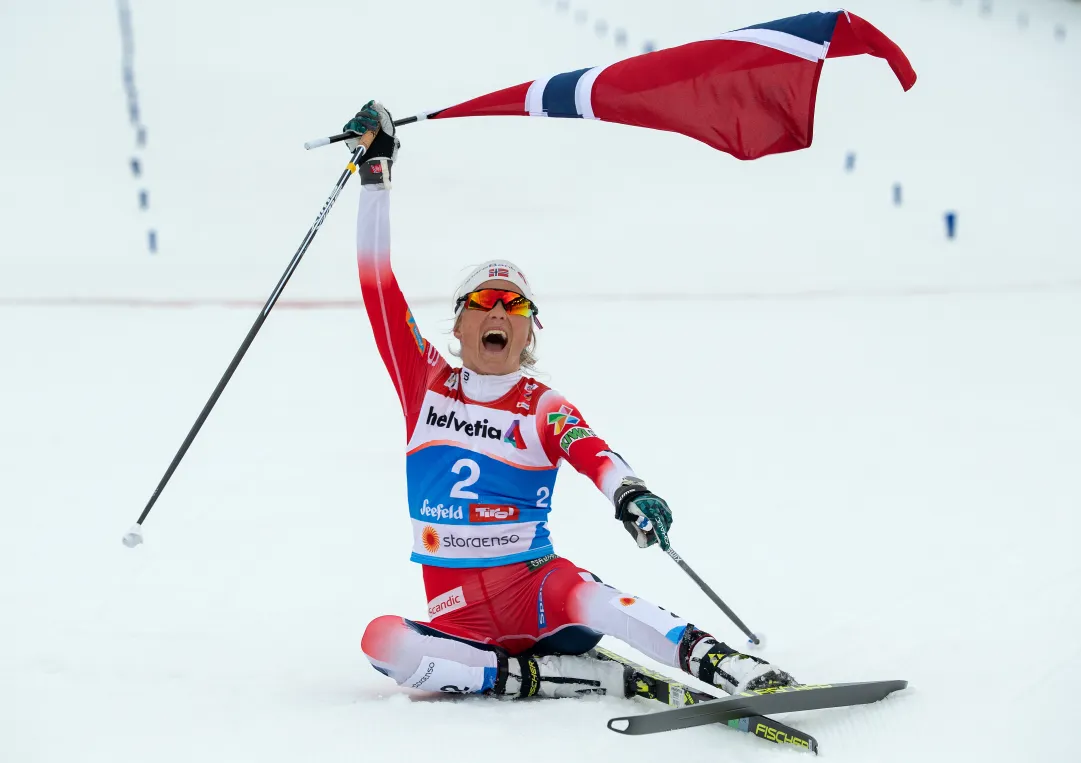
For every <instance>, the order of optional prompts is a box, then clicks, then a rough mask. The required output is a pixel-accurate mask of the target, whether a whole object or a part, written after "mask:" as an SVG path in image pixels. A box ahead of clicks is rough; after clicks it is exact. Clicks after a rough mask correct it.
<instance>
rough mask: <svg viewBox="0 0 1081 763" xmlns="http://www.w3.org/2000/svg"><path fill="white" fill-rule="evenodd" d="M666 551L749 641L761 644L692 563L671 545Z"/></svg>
mask: <svg viewBox="0 0 1081 763" xmlns="http://www.w3.org/2000/svg"><path fill="white" fill-rule="evenodd" d="M664 553H666V554H668V555H669V556H670V557H672V560H673V561H674V562H675V563H676V564H678V565H679V567H680V569H682V570H683V571H684V572H686V573H687V574H688V575H689V576H690V578H691V580H693V581H694V582H695V583H697V584H698V587H699V588H701V589H702V592H703V593H705V595H706V596H708V597H709V598H710V599H711V600H712V601H713V603H714V604H716V605H717V606H718V607H720V608H721V611H722V612H724V613H725V614H726V615H728V619H729V620H731V621H732V622H733V623H735V624H736V627H738V628H739V629H740V630H741V631H743V633H744V635H745V636H747V640H748V641H750V642H751V643H752V644H754V645H755V646H761V644H762V641H761V639H759V638H758V636H756V635H754V634H753V633H751V629H750V628H748V627H747V626H746V625H744V624H743V621H742V620H740V619H739V617H738V616H737V615H736V613H735V612H733V611H732V609H731V608H730V607H729V606H728V605H727V604H725V603H724V601H722V600H721V597H720V596H718V595H717V594H716V593H714V591H713V589H712V588H710V587H709V585H708V584H707V583H706V581H704V580H702V578H700V577H698V573H697V572H695V571H694V570H692V569H691V565H689V564H687V563H686V562H685V561H683V557H682V556H680V555H679V554H677V553H676V550H675V549H674V548H672V547H671V546H669V547H668V550H667V551H665V552H664Z"/></svg>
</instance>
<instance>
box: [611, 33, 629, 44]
mask: <svg viewBox="0 0 1081 763" xmlns="http://www.w3.org/2000/svg"><path fill="white" fill-rule="evenodd" d="M612 39H614V40H615V41H616V45H618V46H619V47H621V48H622V47H623V46H624V45H626V44H627V30H625V29H617V30H616V31H615V33H614V34H613V35H612Z"/></svg>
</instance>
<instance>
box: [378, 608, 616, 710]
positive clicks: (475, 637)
mask: <svg viewBox="0 0 1081 763" xmlns="http://www.w3.org/2000/svg"><path fill="white" fill-rule="evenodd" d="M441 629H442V630H441ZM599 639H600V636H599V635H594V637H593V638H591V639H590V640H589V646H588V647H587V648H592V646H593V645H595V644H596V643H597V641H598V640H599ZM361 649H362V650H363V651H364V654H365V655H366V656H367V657H368V659H369V660H370V661H371V663H372V666H373V667H375V669H376V670H378V671H379V672H380V673H383V674H384V675H387V676H390V677H391V678H393V679H394V681H395V682H397V683H398V685H399V686H407V687H410V688H413V689H421V690H423V691H443V692H454V693H484V692H488V693H491V694H494V695H497V696H506V697H532V696H542V697H574V696H578V695H581V694H594V693H598V694H609V693H610V694H614V695H616V696H623V695H625V694H626V690H625V683H626V682H625V679H624V672H625V671H624V669H623V666H621V665H619V664H617V663H611V662H609V663H604V662H599V661H597V660H593V659H591V658H588V657H575V656H564V657H558V658H557V657H530V658H518V657H514V656H511V655H509V654H508V653H507V651H506V650H505V649H503V648H501V647H499V646H495V645H494V644H492V643H490V639H489V638H488V637H485V636H482V635H481V634H479V633H473V634H470V633H469V632H468V631H464V630H462V629H459V628H454V627H453V626H448V625H445V624H444V625H441V626H440V627H439V628H437V627H435V626H434V625H432V624H430V623H419V622H415V621H413V620H407V619H405V618H403V617H397V616H394V615H383V616H382V617H377V618H376V619H375V620H372V622H371V623H369V624H368V627H367V629H366V630H365V631H364V638H363V639H362V641H361Z"/></svg>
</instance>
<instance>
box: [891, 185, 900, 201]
mask: <svg viewBox="0 0 1081 763" xmlns="http://www.w3.org/2000/svg"><path fill="white" fill-rule="evenodd" d="M893 204H894V206H896V207H899V206H901V184H900V183H894V184H893Z"/></svg>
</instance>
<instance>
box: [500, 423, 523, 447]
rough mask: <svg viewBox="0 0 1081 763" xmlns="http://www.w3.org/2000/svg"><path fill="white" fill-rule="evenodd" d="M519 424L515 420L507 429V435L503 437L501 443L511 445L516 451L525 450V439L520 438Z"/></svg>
mask: <svg viewBox="0 0 1081 763" xmlns="http://www.w3.org/2000/svg"><path fill="white" fill-rule="evenodd" d="M521 423H522V422H521V421H519V420H518V419H515V420H514V423H512V424H511V425H510V426H509V427H507V434H505V435H504V436H503V442H505V443H509V444H511V445H513V446H514V447H516V448H517V449H518V450H525V438H524V437H522V427H521Z"/></svg>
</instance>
